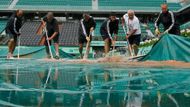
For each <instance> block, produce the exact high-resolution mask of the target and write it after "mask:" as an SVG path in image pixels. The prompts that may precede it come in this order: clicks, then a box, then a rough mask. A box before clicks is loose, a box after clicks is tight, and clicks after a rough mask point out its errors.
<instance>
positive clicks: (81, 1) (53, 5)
mask: <svg viewBox="0 0 190 107" xmlns="http://www.w3.org/2000/svg"><path fill="white" fill-rule="evenodd" d="M91 7H92V1H91V0H30V2H28V1H26V0H19V1H18V2H17V4H16V7H15V8H24V9H32V10H34V9H43V10H44V9H55V10H56V9H58V10H60V9H63V10H68V9H70V10H74V9H81V10H83V9H86V10H88V9H91Z"/></svg>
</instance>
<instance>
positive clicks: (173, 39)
mask: <svg viewBox="0 0 190 107" xmlns="http://www.w3.org/2000/svg"><path fill="white" fill-rule="evenodd" d="M147 60H152V61H166V60H176V61H184V62H190V38H186V37H181V36H177V35H172V34H165V35H163V36H162V37H161V38H160V40H159V41H158V42H157V43H156V44H154V46H153V47H152V49H151V51H150V52H149V53H148V54H147V55H146V56H144V57H143V58H142V59H141V61H147Z"/></svg>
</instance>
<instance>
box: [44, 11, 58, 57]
mask: <svg viewBox="0 0 190 107" xmlns="http://www.w3.org/2000/svg"><path fill="white" fill-rule="evenodd" d="M42 23H43V25H44V27H46V29H47V35H48V41H49V42H50V45H51V40H53V42H54V46H55V51H56V53H55V54H56V55H55V57H54V58H55V59H59V25H58V22H57V20H56V19H55V18H54V15H53V13H52V12H48V13H47V16H46V17H44V18H43V20H42ZM44 36H46V35H44ZM44 45H45V46H46V52H47V54H48V57H50V52H49V48H48V43H47V40H46V42H45V44H44Z"/></svg>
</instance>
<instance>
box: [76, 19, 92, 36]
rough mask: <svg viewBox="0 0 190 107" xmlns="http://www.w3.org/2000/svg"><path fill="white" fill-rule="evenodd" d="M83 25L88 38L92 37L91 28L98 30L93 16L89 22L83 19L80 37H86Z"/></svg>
mask: <svg viewBox="0 0 190 107" xmlns="http://www.w3.org/2000/svg"><path fill="white" fill-rule="evenodd" d="M82 24H83V26H84V29H85V32H86V35H87V36H89V35H90V28H91V27H93V28H94V29H95V28H96V22H95V21H94V19H93V17H92V16H91V17H90V19H89V20H88V21H85V20H84V19H82V20H81V21H80V27H79V35H83V36H85V33H84V31H83V28H82Z"/></svg>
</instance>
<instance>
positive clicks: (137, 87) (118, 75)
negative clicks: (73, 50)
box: [0, 60, 190, 107]
mask: <svg viewBox="0 0 190 107" xmlns="http://www.w3.org/2000/svg"><path fill="white" fill-rule="evenodd" d="M0 106H2V107H4V106H10V107H21V106H24V107H25V106H30V107H31V106H32V107H106V106H107V107H189V106H190V69H189V68H176V67H163V66H162V67H158V66H156V67H147V66H146V67H142V66H140V67H137V66H135V67H133V66H128V65H126V66H123V65H122V66H116V65H115V64H79V63H77V64H74V63H61V62H47V61H39V60H0Z"/></svg>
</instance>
